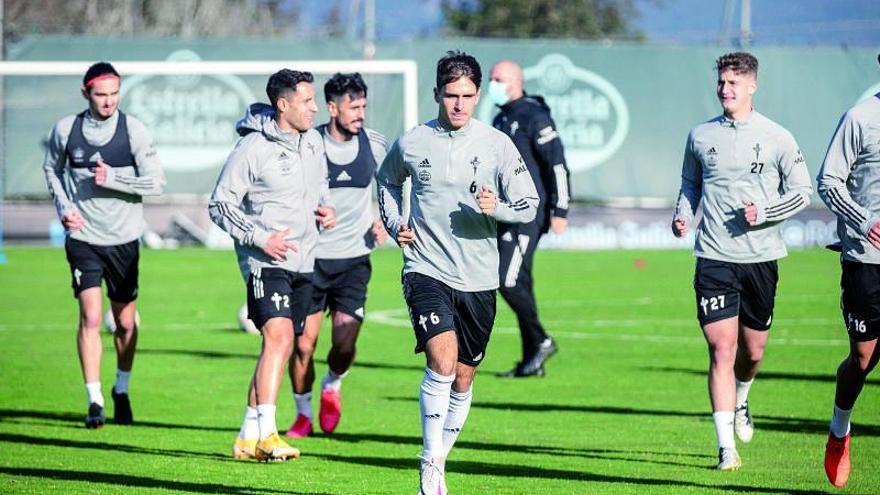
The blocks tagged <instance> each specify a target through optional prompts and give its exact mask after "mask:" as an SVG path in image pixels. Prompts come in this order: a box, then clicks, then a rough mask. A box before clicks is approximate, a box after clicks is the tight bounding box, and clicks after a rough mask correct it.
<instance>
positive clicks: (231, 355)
mask: <svg viewBox="0 0 880 495" xmlns="http://www.w3.org/2000/svg"><path fill="white" fill-rule="evenodd" d="M137 352H138V354H153V355H160V356H161V355H164V356H188V357H193V358H201V359H245V360H248V361H253V362H256V360H257V358H259V357H260V353H259V352H254V353H253V354H242V353H236V352H222V351H204V350H198V349H140V348H138V350H137ZM315 362H316V363H318V364H322V365H326V364H327V360H326V359H315ZM354 367H355V368H365V369H376V370H406V371H425V367H424V366H413V365H405V364H392V363H376V362H370V361H355V363H354Z"/></svg>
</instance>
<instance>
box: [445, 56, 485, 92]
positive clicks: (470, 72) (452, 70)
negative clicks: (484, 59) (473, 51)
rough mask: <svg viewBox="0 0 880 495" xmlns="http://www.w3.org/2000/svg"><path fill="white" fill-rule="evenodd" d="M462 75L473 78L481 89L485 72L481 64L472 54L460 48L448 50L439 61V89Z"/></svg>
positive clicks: (472, 80)
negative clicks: (459, 49) (481, 68)
mask: <svg viewBox="0 0 880 495" xmlns="http://www.w3.org/2000/svg"><path fill="white" fill-rule="evenodd" d="M462 77H466V78H468V79H470V80H471V82H473V83H474V84H475V85H476V86H477V89H480V81H482V80H483V72H482V71H481V70H480V64H479V62H477V59H475V58H474V57H473V56H472V55H468V54H467V53H465V52H462V51H458V50H450V51H448V52H446V56H445V57H443V58H441V59H440V60H438V61H437V89H438V90H439V89H442V88H443V86H446V85H447V84H449V83H451V82H454V81H457V80H459V79H461V78H462Z"/></svg>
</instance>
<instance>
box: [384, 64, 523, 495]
mask: <svg viewBox="0 0 880 495" xmlns="http://www.w3.org/2000/svg"><path fill="white" fill-rule="evenodd" d="M481 79H482V75H481V71H480V65H479V64H478V63H477V61H476V60H475V59H474V58H473V57H472V56H470V55H466V54H464V53H459V52H449V53H448V54H447V55H446V56H445V57H443V58H441V59H440V60H439V61H438V63H437V86H436V87H435V89H434V98H435V100H436V101H437V103H438V104H439V116H438V118H437V119H436V120H432V121H429V122H427V123H425V124H422V125H420V126H418V127H416V128H414V129H412V130H410V131H409V132H407V133H406V134H404V135H403V136H401V137H400V138H399V139H398V140H397V142H395V143H394V146H392V148H391V150H390V151H389V152H388V155H387V156H386V157H385V160H384V161H383V162H382V166H381V167H380V168H379V174H378V176H377V183H378V186H379V211H380V214H381V215H382V221H383V223H384V224H385V228H386V229H387V230H388V232H389V234H390V235H391V236H392V237H393V238H394V239H395V240H396V241H397V243H398V244H400V245H401V247H403V258H404V264H403V292H404V298H405V299H406V302H407V305H408V306H409V312H410V318H411V319H412V325H413V329H414V331H415V334H416V341H417V345H416V350H417V351H425V355H426V358H427V367H426V369H425V375H424V378H423V379H422V386H421V392H420V394H419V403H420V405H421V415H422V419H421V422H422V436H423V450H422V463H421V485H420V490H421V492H420V493H422V494H430V495H437V494H445V493H446V483H445V473H444V465H445V460H446V457H447V455H448V454H449V451H450V450H451V449H452V445H453V443H454V442H455V440H456V438H457V437H458V434H459V432H460V431H461V428H462V426H464V422H465V419H466V418H467V415H468V411H469V410H470V404H471V383H472V382H473V378H474V373H475V372H476V368H477V366H478V365H479V364H480V362H481V361H482V360H483V358H484V356H485V351H486V344H487V343H488V342H489V334H490V332H491V331H492V324H493V322H494V320H495V289H497V288H498V245H497V241H496V236H497V222H499V221H503V222H507V223H525V222H530V221H532V220H533V219H534V218H535V214H536V212H537V205H538V194H537V192H536V191H535V184H534V183H533V182H532V178H531V176H530V175H529V172H528V169H527V167H526V165H525V163H523V160H522V157H520V154H519V152H518V151H517V150H516V147H515V146H514V144H513V142H511V140H510V138H508V137H507V135H505V134H504V133H502V132H500V131H498V130H496V129H494V128H493V127H491V126H489V125H487V124H484V123H482V122H479V121H476V120H472V119H471V115H472V113H473V110H474V107H475V106H476V104H477V102H478V101H479V99H480V82H481ZM407 177H410V178H412V194H411V195H410V198H411V213H410V218H409V219H408V220H407V219H406V218H403V216H402V212H401V210H402V185H403V182H404V180H405V179H406V178H407Z"/></svg>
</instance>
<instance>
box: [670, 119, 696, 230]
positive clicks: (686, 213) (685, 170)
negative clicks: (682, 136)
mask: <svg viewBox="0 0 880 495" xmlns="http://www.w3.org/2000/svg"><path fill="white" fill-rule="evenodd" d="M702 197H703V167H702V165H701V164H700V161H699V160H698V159H697V156H696V154H695V153H694V140H693V134H689V135H688V139H687V143H686V144H685V147H684V158H683V159H682V164H681V186H680V188H679V191H678V200H677V201H676V202H675V213H674V214H673V215H672V233H673V234H675V236H676V237H684V236H685V235H687V233H688V230H689V228H690V225H691V224H692V223H693V221H694V215H696V213H697V207H698V206H699V205H700V200H701V198H702Z"/></svg>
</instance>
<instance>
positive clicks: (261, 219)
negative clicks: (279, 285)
mask: <svg viewBox="0 0 880 495" xmlns="http://www.w3.org/2000/svg"><path fill="white" fill-rule="evenodd" d="M274 115H275V114H274V111H273V110H272V108H271V107H270V106H269V105H266V104H262V103H256V104H253V105H251V106H250V107H249V108H248V110H247V112H246V113H245V116H244V118H242V119H241V120H240V121H238V123H237V124H236V130H237V131H238V133H239V134H242V135H243V136H244V137H242V138H241V139H239V140H238V143H236V145H235V148H234V149H233V150H232V153H231V154H230V155H229V158H227V159H226V163H225V164H224V165H223V170H221V171H220V177H219V178H218V179H217V185H216V186H215V187H214V193H213V194H212V195H211V201H210V202H209V203H208V213H209V214H210V215H211V220H213V221H214V223H216V224H217V225H218V226H220V228H222V229H223V230H225V231H226V232H228V233H229V235H231V236H232V238H233V239H234V240H235V253H236V254H237V255H238V264H239V268H240V269H241V274H242V277H244V278H245V279H247V278H248V275H249V274H250V272H251V271H253V270H256V269H259V268H267V267H271V268H283V269H285V270H288V271H291V272H298V273H310V272H312V271H313V270H314V264H315V248H316V246H317V245H318V225H317V222H316V219H315V210H316V209H317V208H318V206H332V202H331V201H330V191H329V188H328V184H327V162H326V161H325V158H324V140H323V139H321V135H320V134H318V131H316V130H314V129H309V130H308V131H306V132H301V133H288V132H283V131H282V130H281V129H279V128H278V125H277V124H276V123H275V120H274ZM285 229H289V232H288V233H287V235H286V236H285V240H288V241H293V242H295V243H296V244H297V246H298V249H297V251H293V250H288V251H287V259H286V260H285V261H280V262H279V261H275V260H274V259H272V258H271V257H269V255H267V254H266V253H265V252H263V249H262V248H263V247H264V246H265V245H266V242H267V241H268V240H269V236H271V235H272V234H273V233H275V232H280V231H283V230H285Z"/></svg>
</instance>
